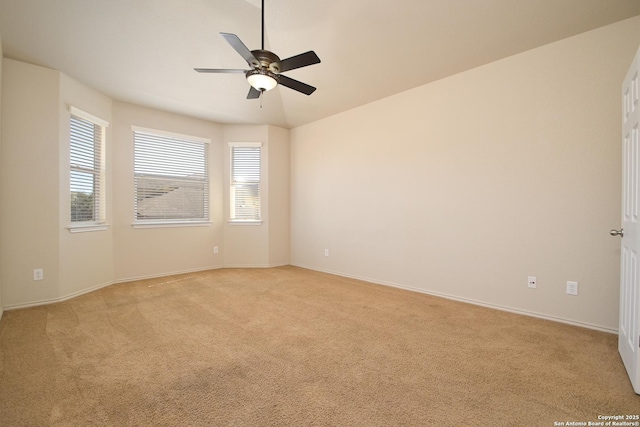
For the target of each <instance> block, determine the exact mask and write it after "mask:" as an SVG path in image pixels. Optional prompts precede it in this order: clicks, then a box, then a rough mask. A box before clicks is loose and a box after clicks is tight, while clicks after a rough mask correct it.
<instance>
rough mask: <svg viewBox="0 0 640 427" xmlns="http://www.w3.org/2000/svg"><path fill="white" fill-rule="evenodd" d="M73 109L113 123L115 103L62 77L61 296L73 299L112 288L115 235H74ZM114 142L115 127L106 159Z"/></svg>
mask: <svg viewBox="0 0 640 427" xmlns="http://www.w3.org/2000/svg"><path fill="white" fill-rule="evenodd" d="M69 106H74V107H76V108H79V109H80V110H82V111H85V112H87V113H89V114H92V115H94V116H96V117H99V118H100V119H102V120H104V121H106V122H109V123H110V122H111V109H112V102H111V99H110V98H108V97H107V96H105V95H103V94H101V93H99V92H96V91H95V90H93V89H91V88H89V87H87V86H85V85H83V84H80V83H78V82H77V81H75V80H73V79H71V78H69V77H68V76H66V75H65V74H62V73H61V74H60V109H59V111H60V136H59V138H58V153H59V159H58V161H59V170H60V177H59V180H58V183H59V194H60V197H59V218H60V223H59V227H58V231H59V235H60V237H59V239H60V240H59V257H60V261H59V268H60V286H59V295H60V296H70V295H74V294H78V293H83V292H86V291H87V290H89V289H94V288H98V287H102V286H105V285H108V284H110V283H112V282H113V234H112V232H111V230H110V229H108V230H105V231H94V232H85V233H73V234H72V233H70V232H69V230H68V228H67V227H68V226H69V225H70V224H71V223H70V218H71V209H70V193H69V121H70V117H71V115H70V112H69ZM112 145H113V139H112V138H111V126H107V129H106V140H105V148H106V158H107V160H110V159H111V157H112V156H111V153H112ZM111 165H112V162H111V161H108V162H107V171H106V172H107V173H106V183H105V189H106V191H107V197H106V208H107V223H108V224H112V218H113V209H112V206H113V197H112V196H111V191H110V190H111V176H112V173H111V170H110V167H111Z"/></svg>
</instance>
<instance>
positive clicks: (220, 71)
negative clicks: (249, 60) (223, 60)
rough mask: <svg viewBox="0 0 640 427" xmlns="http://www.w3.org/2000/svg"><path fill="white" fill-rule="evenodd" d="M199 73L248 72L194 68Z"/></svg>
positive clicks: (244, 71) (242, 72)
mask: <svg viewBox="0 0 640 427" xmlns="http://www.w3.org/2000/svg"><path fill="white" fill-rule="evenodd" d="M194 70H196V71H197V72H199V73H228V74H244V73H246V72H247V70H232V69H228V70H226V69H215V68H194Z"/></svg>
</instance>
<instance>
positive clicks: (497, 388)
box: [0, 267, 640, 426]
mask: <svg viewBox="0 0 640 427" xmlns="http://www.w3.org/2000/svg"><path fill="white" fill-rule="evenodd" d="M616 342H617V337H616V336H615V335H611V334H607V333H602V332H597V331H592V330H588V329H583V328H579V327H573V326H569V325H564V324H559V323H554V322H549V321H544V320H540V319H535V318H530V317H524V316H519V315H515V314H510V313H505V312H500V311H495V310H491V309H487V308H483V307H477V306H473V305H467V304H463V303H459V302H454V301H449V300H446V299H440V298H436V297H432V296H427V295H422V294H418V293H412V292H408V291H403V290H399V289H394V288H389V287H384V286H379V285H373V284H369V283H365V282H361V281H357V280H352V279H346V278H341V277H337V276H332V275H328V274H323V273H318V272H313V271H309V270H304V269H300V268H296V267H281V268H274V269H223V270H215V271H207V272H202V273H194V274H188V275H181V276H173V277H169V278H162V279H153V280H145V281H137V282H131V283H125V284H118V285H113V286H110V287H107V288H104V289H102V290H99V291H96V292H93V293H91V294H87V295H84V296H81V297H78V298H75V299H73V300H70V301H67V302H63V303H58V304H52V305H48V306H42V307H35V308H29V309H23V310H14V311H8V312H6V313H5V314H4V317H3V318H2V321H1V323H0V424H1V425H3V426H89V425H91V426H102V425H104V426H227V425H232V426H286V425H295V426H300V425H314V426H315V425H317V426H401V425H405V426H423V425H425V426H427V425H438V426H462V425H464V426H489V425H497V426H500V425H505V426H506V425H510V426H525V425H527V426H529V425H533V426H538V425H539V426H553V425H554V422H567V421H584V422H587V421H598V415H617V414H637V413H640V396H637V395H636V394H634V393H633V390H632V388H631V385H630V383H629V381H628V379H627V377H626V374H625V371H624V367H623V365H622V362H621V360H620V358H619V356H618V354H617V350H616Z"/></svg>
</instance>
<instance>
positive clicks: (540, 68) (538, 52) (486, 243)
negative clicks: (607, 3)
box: [291, 17, 640, 331]
mask: <svg viewBox="0 0 640 427" xmlns="http://www.w3.org/2000/svg"><path fill="white" fill-rule="evenodd" d="M639 43H640V18H638V17H637V18H633V19H630V20H627V21H623V22H620V23H617V24H614V25H611V26H608V27H604V28H600V29H597V30H595V31H591V32H588V33H585V34H582V35H579V36H576V37H572V38H570V39H566V40H562V41H559V42H556V43H553V44H550V45H547V46H544V47H541V48H538V49H535V50H531V51H528V52H525V53H522V54H520V55H516V56H513V57H510V58H507V59H504V60H501V61H498V62H495V63H491V64H488V65H486V66H483V67H480V68H477V69H473V70H470V71H468V72H464V73H461V74H458V75H455V76H452V77H449V78H447V79H443V80H441V81H438V82H435V83H432V84H428V85H425V86H422V87H419V88H416V89H414V90H410V91H407V92H404V93H401V94H398V95H395V96H392V97H389V98H386V99H383V100H380V101H378V102H374V103H371V104H368V105H365V106H362V107H359V108H356V109H354V110H351V111H348V112H345V113H343V114H339V115H336V116H333V117H329V118H327V119H324V120H321V121H318V122H315V123H312V124H309V125H306V126H302V127H299V128H296V129H294V130H293V131H292V134H291V141H292V163H291V164H292V194H291V200H292V206H291V212H292V220H291V227H292V249H291V250H292V255H291V260H292V264H295V265H299V266H304V267H309V268H313V269H318V270H325V271H330V272H335V273H338V274H343V275H347V276H354V277H359V278H365V279H368V280H372V281H374V282H380V283H386V284H391V285H394V286H400V287H406V288H410V289H415V290H419V291H422V292H428V293H435V294H440V295H446V296H451V297H454V298H457V299H463V300H469V301H473V302H478V303H483V304H487V305H493V306H497V307H501V308H506V309H510V310H516V311H521V312H528V313H533V314H539V315H543V316H546V317H551V318H556V319H566V320H568V321H571V322H574V323H580V324H583V325H588V326H594V327H598V328H602V329H606V330H611V331H615V330H617V325H618V295H619V292H618V286H619V272H618V268H619V255H620V253H619V247H620V246H619V245H620V242H619V240H618V239H613V238H611V237H609V235H608V230H609V229H610V228H613V227H618V226H619V224H620V185H621V184H620V182H621V180H620V176H621V167H620V164H621V150H620V133H621V131H620V123H621V122H620V114H621V112H620V104H621V101H620V87H621V82H622V79H623V78H624V75H625V72H626V70H627V67H628V65H629V63H630V61H631V59H632V57H633V54H634V52H635V51H636V49H637V47H638V44H639ZM325 248H326V249H329V256H328V257H325V256H324V249H325ZM529 275H532V276H537V278H538V289H535V290H534V289H528V288H527V276H529ZM567 280H572V281H578V282H579V284H580V290H579V296H577V297H576V296H569V295H567V294H566V293H565V289H566V285H565V284H566V281H567Z"/></svg>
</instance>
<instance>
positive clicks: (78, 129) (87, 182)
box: [69, 108, 106, 225]
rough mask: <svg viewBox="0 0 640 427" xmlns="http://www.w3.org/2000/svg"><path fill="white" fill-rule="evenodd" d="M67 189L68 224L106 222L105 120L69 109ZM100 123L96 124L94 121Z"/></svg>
mask: <svg viewBox="0 0 640 427" xmlns="http://www.w3.org/2000/svg"><path fill="white" fill-rule="evenodd" d="M70 110H71V120H70V128H69V130H70V146H69V165H70V191H71V197H70V199H71V223H72V224H75V225H78V224H80V223H89V224H102V223H104V222H105V216H106V215H105V212H106V210H105V191H104V181H105V176H104V155H103V153H104V139H105V127H106V122H102V121H101V120H100V119H97V118H95V119H94V120H92V116H90V115H89V114H86V113H83V112H82V111H80V110H78V109H76V108H71V109H70ZM98 121H99V122H100V123H96V122H98Z"/></svg>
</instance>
